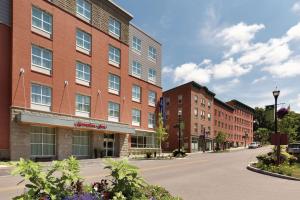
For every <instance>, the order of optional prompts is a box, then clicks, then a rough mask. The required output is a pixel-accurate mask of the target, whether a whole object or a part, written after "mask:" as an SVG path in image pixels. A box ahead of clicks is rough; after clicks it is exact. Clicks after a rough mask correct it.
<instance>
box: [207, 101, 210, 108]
mask: <svg viewBox="0 0 300 200" xmlns="http://www.w3.org/2000/svg"><path fill="white" fill-rule="evenodd" d="M207 107H208V109H210V108H211V101H208V102H207Z"/></svg>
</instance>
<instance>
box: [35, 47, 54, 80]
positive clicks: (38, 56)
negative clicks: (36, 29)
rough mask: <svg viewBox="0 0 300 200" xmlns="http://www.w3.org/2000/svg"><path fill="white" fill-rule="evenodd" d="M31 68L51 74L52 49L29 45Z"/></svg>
mask: <svg viewBox="0 0 300 200" xmlns="http://www.w3.org/2000/svg"><path fill="white" fill-rule="evenodd" d="M31 69H33V70H34V71H38V72H41V73H45V74H51V70H52V51H50V50H48V49H44V48H42V47H38V46H36V45H32V46H31Z"/></svg>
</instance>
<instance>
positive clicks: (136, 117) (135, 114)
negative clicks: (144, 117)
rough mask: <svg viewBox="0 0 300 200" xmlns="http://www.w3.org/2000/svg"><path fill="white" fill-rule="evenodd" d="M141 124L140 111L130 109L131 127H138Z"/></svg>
mask: <svg viewBox="0 0 300 200" xmlns="http://www.w3.org/2000/svg"><path fill="white" fill-rule="evenodd" d="M140 123H141V111H140V110H138V109H132V125H133V126H140Z"/></svg>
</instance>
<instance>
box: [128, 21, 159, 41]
mask: <svg viewBox="0 0 300 200" xmlns="http://www.w3.org/2000/svg"><path fill="white" fill-rule="evenodd" d="M129 25H131V26H133V27H134V28H136V29H138V30H139V31H141V32H142V33H144V34H145V35H146V36H148V37H149V38H150V39H152V40H154V41H155V42H156V43H158V44H159V45H160V46H162V44H161V43H160V42H159V41H157V39H155V38H154V37H153V36H151V35H149V33H146V32H145V31H144V30H143V29H141V28H140V27H139V26H137V25H136V24H134V23H132V22H130V23H129Z"/></svg>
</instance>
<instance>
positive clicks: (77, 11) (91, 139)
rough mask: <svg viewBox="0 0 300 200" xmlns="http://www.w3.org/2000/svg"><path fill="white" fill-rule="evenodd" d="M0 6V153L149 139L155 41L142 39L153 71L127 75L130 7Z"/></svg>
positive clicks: (92, 3)
mask: <svg viewBox="0 0 300 200" xmlns="http://www.w3.org/2000/svg"><path fill="white" fill-rule="evenodd" d="M0 10H1V12H0V13H1V14H0V29H1V31H0V53H1V54H0V56H1V58H0V64H1V74H0V76H1V77H0V80H1V84H0V87H1V88H0V89H1V90H0V95H1V96H2V97H5V98H1V100H0V111H1V112H0V114H1V119H2V120H1V122H0V123H1V127H2V129H1V131H0V139H1V140H0V158H10V159H12V160H16V159H18V158H20V157H23V158H45V159H63V158H66V157H68V156H70V155H75V156H77V157H80V158H90V157H94V156H96V154H97V156H99V155H100V154H101V155H102V156H126V155H128V154H129V151H130V148H131V145H130V141H131V140H130V135H136V134H146V133H147V136H148V137H151V138H152V139H151V142H153V141H154V137H155V136H154V128H155V124H156V123H155V116H156V110H157V107H156V106H157V105H158V100H159V99H160V97H161V94H162V91H161V87H160V86H161V83H160V64H161V58H160V44H158V43H157V42H153V45H149V43H146V42H145V43H144V42H143V41H142V46H143V48H145V49H144V50H143V51H142V52H141V55H144V54H146V55H147V56H148V57H149V58H148V59H149V60H151V62H153V63H155V64H154V65H145V67H146V66H147V67H150V68H151V66H152V68H153V69H154V70H155V73H153V71H151V72H150V70H149V69H148V74H147V73H146V74H145V73H143V74H142V77H140V78H139V77H136V76H133V75H132V71H131V70H132V59H130V61H129V58H132V57H133V56H130V55H131V54H133V52H132V50H131V48H132V43H133V39H132V37H133V35H135V34H133V35H130V27H131V25H130V20H131V19H132V17H133V16H132V15H131V14H130V13H128V12H127V11H125V10H124V9H122V8H121V7H119V6H118V5H116V4H115V3H113V2H112V1H109V0H67V1H66V0H51V1H49V0H19V1H11V0H4V1H1V5H0ZM11 19H12V20H11ZM140 34H144V35H145V36H144V35H143V36H142V37H148V36H146V34H145V33H143V32H142V31H140ZM138 37H141V35H139V36H138ZM152 40H153V39H152ZM153 41H154V40H153ZM147 45H149V46H147ZM146 49H147V50H148V51H147V50H146ZM143 67H144V66H142V69H143ZM152 68H151V69H152ZM146 77H148V78H146ZM150 91H151V95H149V93H150ZM153 94H154V95H153ZM153 96H154V98H153ZM149 135H150V136H149ZM151 142H150V141H149V142H148V143H149V144H148V143H147V142H145V143H147V144H148V145H144V144H143V147H141V149H142V148H146V147H149V148H151V149H155V148H156V146H155V145H153V144H152V143H151Z"/></svg>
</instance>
